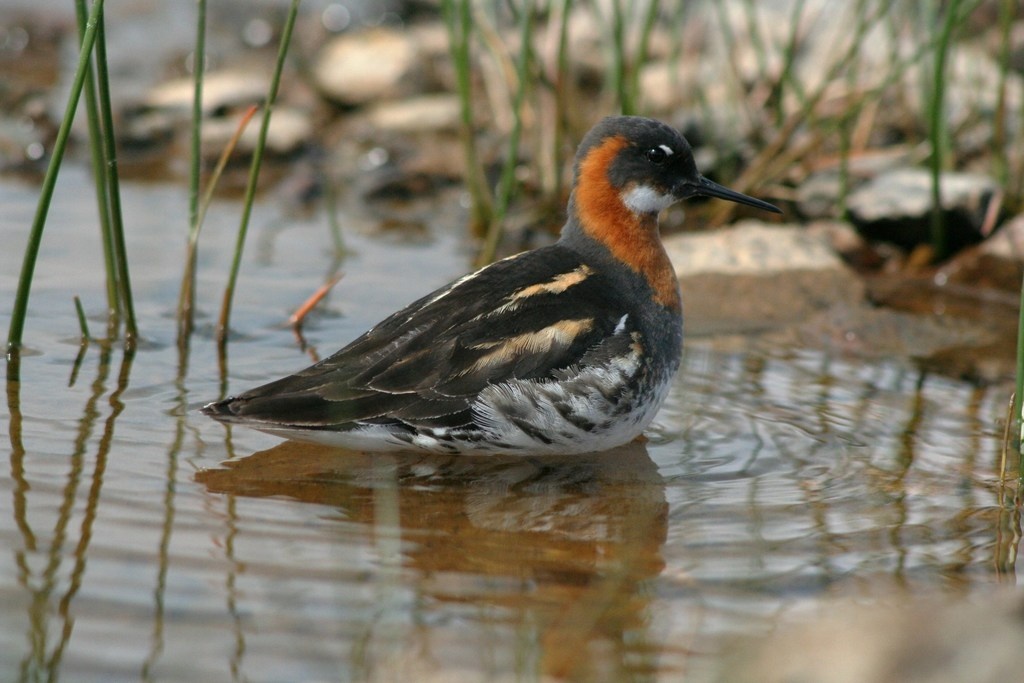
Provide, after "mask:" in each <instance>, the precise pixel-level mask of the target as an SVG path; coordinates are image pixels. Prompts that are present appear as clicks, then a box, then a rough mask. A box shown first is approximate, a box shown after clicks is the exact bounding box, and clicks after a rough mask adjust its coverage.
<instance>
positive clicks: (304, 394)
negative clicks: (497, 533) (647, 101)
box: [202, 116, 781, 456]
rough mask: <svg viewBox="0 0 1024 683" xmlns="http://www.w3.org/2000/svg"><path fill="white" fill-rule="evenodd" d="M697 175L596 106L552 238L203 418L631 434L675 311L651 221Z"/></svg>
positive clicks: (712, 193) (460, 436)
mask: <svg viewBox="0 0 1024 683" xmlns="http://www.w3.org/2000/svg"><path fill="white" fill-rule="evenodd" d="M695 196H705V197H715V198H719V199H724V200H728V201H732V202H738V203H740V204H746V205H749V206H753V207H756V208H759V209H763V210H765V211H770V212H774V213H781V211H780V210H779V209H778V208H777V207H775V206H773V205H772V204H769V203H767V202H764V201H761V200H759V199H755V198H753V197H749V196H747V195H745V194H741V193H739V192H736V191H734V190H730V189H728V188H726V187H724V186H722V185H719V184H718V183H715V182H713V181H711V180H708V179H707V178H705V177H704V176H703V175H701V174H700V173H699V171H698V170H697V166H696V163H695V161H694V157H693V151H692V149H691V147H690V145H689V143H688V142H687V141H686V139H685V138H684V137H683V136H682V134H680V133H679V132H678V131H677V130H676V129H675V128H673V127H671V126H669V125H667V124H665V123H663V122H661V121H658V120H655V119H650V118H645V117H638V116H610V117H606V118H604V119H602V120H601V121H599V122H598V123H597V124H596V125H595V126H594V127H593V128H592V129H591V130H590V131H589V132H588V133H587V134H586V135H585V136H584V137H583V139H582V140H581V142H580V145H579V147H578V150H577V153H576V157H575V160H574V162H573V184H572V189H571V191H570V195H569V200H568V206H567V212H566V213H567V215H566V222H565V224H564V226H563V227H562V230H561V233H560V236H559V238H558V240H557V241H555V242H554V243H552V244H550V245H547V246H543V247H540V248H537V249H533V250H530V251H525V252H522V253H519V254H516V255H513V256H510V257H508V258H504V259H501V260H498V261H495V262H493V263H491V264H490V265H487V266H485V267H483V268H481V269H479V270H477V271H475V272H473V273H470V274H468V275H466V276H464V277H462V278H460V279H458V280H455V281H454V282H452V283H450V284H448V285H446V286H443V287H441V288H440V289H437V290H436V291H434V292H431V293H429V294H427V295H426V296H424V297H422V298H420V299H418V300H416V301H414V302H413V303H411V304H409V305H408V306H406V307H405V308H402V309H401V310H399V311H397V312H395V313H393V314H392V315H390V316H388V317H387V318H385V319H384V320H383V321H381V322H380V323H378V324H377V325H375V326H374V327H372V328H371V329H370V330H369V331H367V332H365V333H364V334H362V335H361V336H360V337H358V338H356V339H355V340H354V341H352V342H351V343H349V344H348V345H347V346H345V347H344V348H342V349H341V350H339V351H337V352H336V353H334V354H333V355H331V356H329V357H327V358H324V359H323V360H321V361H319V362H318V363H316V364H314V365H312V366H310V367H308V368H306V369H304V370H301V371H299V372H297V373H295V374H293V375H290V376H287V377H284V378H282V379H278V380H276V381H272V382H270V383H268V384H264V385H262V386H259V387H256V388H254V389H250V390H248V391H245V392H244V393H241V394H238V395H237V396H231V397H229V398H225V399H223V400H220V401H215V402H212V403H209V404H207V405H206V406H204V407H203V408H202V412H203V413H205V414H206V415H208V416H210V417H212V418H214V419H216V420H219V421H221V422H223V423H226V424H238V425H245V426H247V427H251V428H255V429H257V430H260V431H263V432H267V433H270V434H273V435H276V436H280V437H284V438H289V439H296V440H300V441H311V442H318V443H321V444H327V445H331V446H340V447H345V448H348V449H352V450H359V451H368V452H383V451H419V452H431V453H441V454H452V455H498V454H501V455H523V456H540V455H547V454H562V455H570V454H583V453H589V452H597V451H604V450H609V449H611V448H615V447H617V446H621V445H623V444H626V443H629V442H630V441H633V440H634V439H636V438H637V437H639V436H640V435H641V434H642V432H643V430H644V429H645V428H646V427H647V426H648V425H649V424H650V422H651V421H652V420H653V419H654V416H655V414H656V413H657V412H658V410H659V409H660V407H661V406H662V404H663V403H664V401H665V398H666V396H667V395H668V392H669V387H670V386H671V384H672V380H673V378H674V376H675V374H676V372H677V370H678V369H679V365H680V361H681V357H682V344H683V309H682V301H681V297H680V291H679V281H678V278H677V277H676V274H675V271H674V270H673V267H672V263H671V262H670V260H669V257H668V255H667V253H666V251H665V248H664V246H663V244H662V241H661V236H660V232H659V227H658V216H659V214H660V212H661V211H662V210H664V209H666V208H667V207H669V206H671V205H673V204H675V203H676V202H678V201H680V200H684V199H687V198H690V197H695Z"/></svg>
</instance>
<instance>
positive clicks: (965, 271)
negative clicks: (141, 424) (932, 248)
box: [937, 214, 1024, 292]
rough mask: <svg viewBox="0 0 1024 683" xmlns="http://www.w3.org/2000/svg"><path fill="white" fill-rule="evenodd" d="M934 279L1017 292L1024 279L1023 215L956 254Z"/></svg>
mask: <svg viewBox="0 0 1024 683" xmlns="http://www.w3.org/2000/svg"><path fill="white" fill-rule="evenodd" d="M937 277H940V278H943V279H944V280H946V281H947V282H950V283H957V284H963V285H968V286H971V287H995V288H998V289H1002V290H1006V291H1009V292H1019V291H1020V288H1021V282H1022V278H1024V214H1022V215H1019V216H1016V217H1015V218H1012V219H1011V220H1009V221H1007V222H1006V224H1004V225H1003V226H1002V227H1001V228H1000V229H999V230H998V231H996V233H995V234H994V235H992V236H991V237H989V238H988V239H986V240H985V241H984V242H982V243H981V244H979V245H977V246H976V247H972V248H970V249H967V250H965V251H963V252H962V253H960V254H957V255H956V256H955V257H954V258H953V260H952V261H950V262H949V263H948V264H946V265H945V266H943V267H942V269H941V270H940V271H939V274H938V276H937Z"/></svg>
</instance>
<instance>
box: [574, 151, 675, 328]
mask: <svg viewBox="0 0 1024 683" xmlns="http://www.w3.org/2000/svg"><path fill="white" fill-rule="evenodd" d="M627 144H628V141H627V140H626V138H624V137H622V136H615V137H611V138H607V139H606V140H604V142H602V143H601V144H600V145H598V146H596V147H594V148H593V149H592V150H590V152H589V153H587V156H586V157H584V158H583V160H582V161H581V162H580V165H579V169H578V173H577V178H576V188H575V189H574V190H573V201H572V204H573V206H572V207H571V208H570V210H572V211H575V218H576V220H577V221H578V222H579V227H580V229H581V230H582V232H583V233H584V234H586V235H587V236H589V237H591V238H593V239H595V240H597V241H598V242H600V243H601V244H603V245H605V246H606V247H607V248H608V250H609V251H610V252H611V253H612V256H614V257H615V258H616V259H618V260H619V261H621V262H622V263H624V264H625V265H627V266H628V267H630V268H631V269H633V270H635V271H636V272H637V273H639V274H640V275H642V276H643V277H644V278H645V279H646V280H647V282H648V283H649V284H650V286H651V288H652V289H653V290H654V300H655V301H656V302H657V303H659V304H661V305H662V306H664V307H665V308H668V309H670V310H680V309H681V304H680V301H679V283H678V280H677V279H676V274H675V270H673V268H672V262H671V261H669V258H668V254H666V253H665V248H664V246H662V243H661V235H660V234H659V232H658V216H657V215H656V214H636V213H633V212H632V211H630V210H629V209H628V208H627V207H626V205H625V204H624V203H623V202H622V197H621V196H620V195H621V192H622V189H625V188H620V189H616V188H615V187H614V186H613V185H612V184H611V181H610V180H609V179H608V168H609V166H610V165H611V163H612V161H613V160H614V159H615V157H616V155H617V154H618V153H619V152H620V151H621V150H622V148H623V147H625V146H626V145H627Z"/></svg>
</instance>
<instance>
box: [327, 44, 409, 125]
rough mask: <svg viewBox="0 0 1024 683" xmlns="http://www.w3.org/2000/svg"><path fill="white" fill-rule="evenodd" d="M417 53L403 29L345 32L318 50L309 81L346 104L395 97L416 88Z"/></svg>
mask: <svg viewBox="0 0 1024 683" xmlns="http://www.w3.org/2000/svg"><path fill="white" fill-rule="evenodd" d="M420 66H421V61H420V56H419V51H418V49H417V46H416V44H415V42H414V40H413V38H412V36H411V35H410V34H409V33H407V32H401V31H395V30H389V29H372V30H369V31H360V32H357V33H345V34H342V35H340V36H338V37H337V38H335V39H333V40H332V41H331V42H330V43H328V44H327V45H326V46H324V48H323V49H322V50H321V51H320V54H319V55H318V57H317V58H316V61H315V62H314V64H313V81H314V83H315V85H316V87H317V89H318V90H319V91H320V92H321V93H322V94H323V95H324V96H325V97H327V98H328V99H330V100H332V101H334V102H336V103H338V104H341V105H344V106H349V107H354V106H359V105H363V104H368V103H370V102H376V101H379V100H385V99H396V98H399V97H405V96H408V95H411V94H413V93H415V92H417V91H418V90H419V85H420V84H419V81H420V80H421V78H420V76H421V72H420Z"/></svg>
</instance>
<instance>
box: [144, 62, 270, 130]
mask: <svg viewBox="0 0 1024 683" xmlns="http://www.w3.org/2000/svg"><path fill="white" fill-rule="evenodd" d="M268 85H269V82H268V80H267V74H265V73H253V72H249V71H241V70H234V69H232V70H224V71H211V72H209V73H207V74H204V75H203V115H204V116H211V115H213V114H215V113H217V112H220V111H224V110H226V109H236V108H240V107H247V106H249V105H250V104H261V103H262V102H263V100H264V98H266V96H267V87H268ZM194 92H195V81H194V80H193V79H192V78H190V77H189V78H175V79H173V80H170V81H166V82H165V83H161V84H159V85H157V86H156V87H154V88H153V89H152V90H150V91H149V93H148V94H147V95H146V97H145V99H144V100H143V102H142V106H143V107H144V108H145V109H147V110H150V111H152V110H159V111H163V112H168V113H170V114H173V115H175V116H178V117H182V118H187V117H189V116H191V114H192V95H193V93H194Z"/></svg>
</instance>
